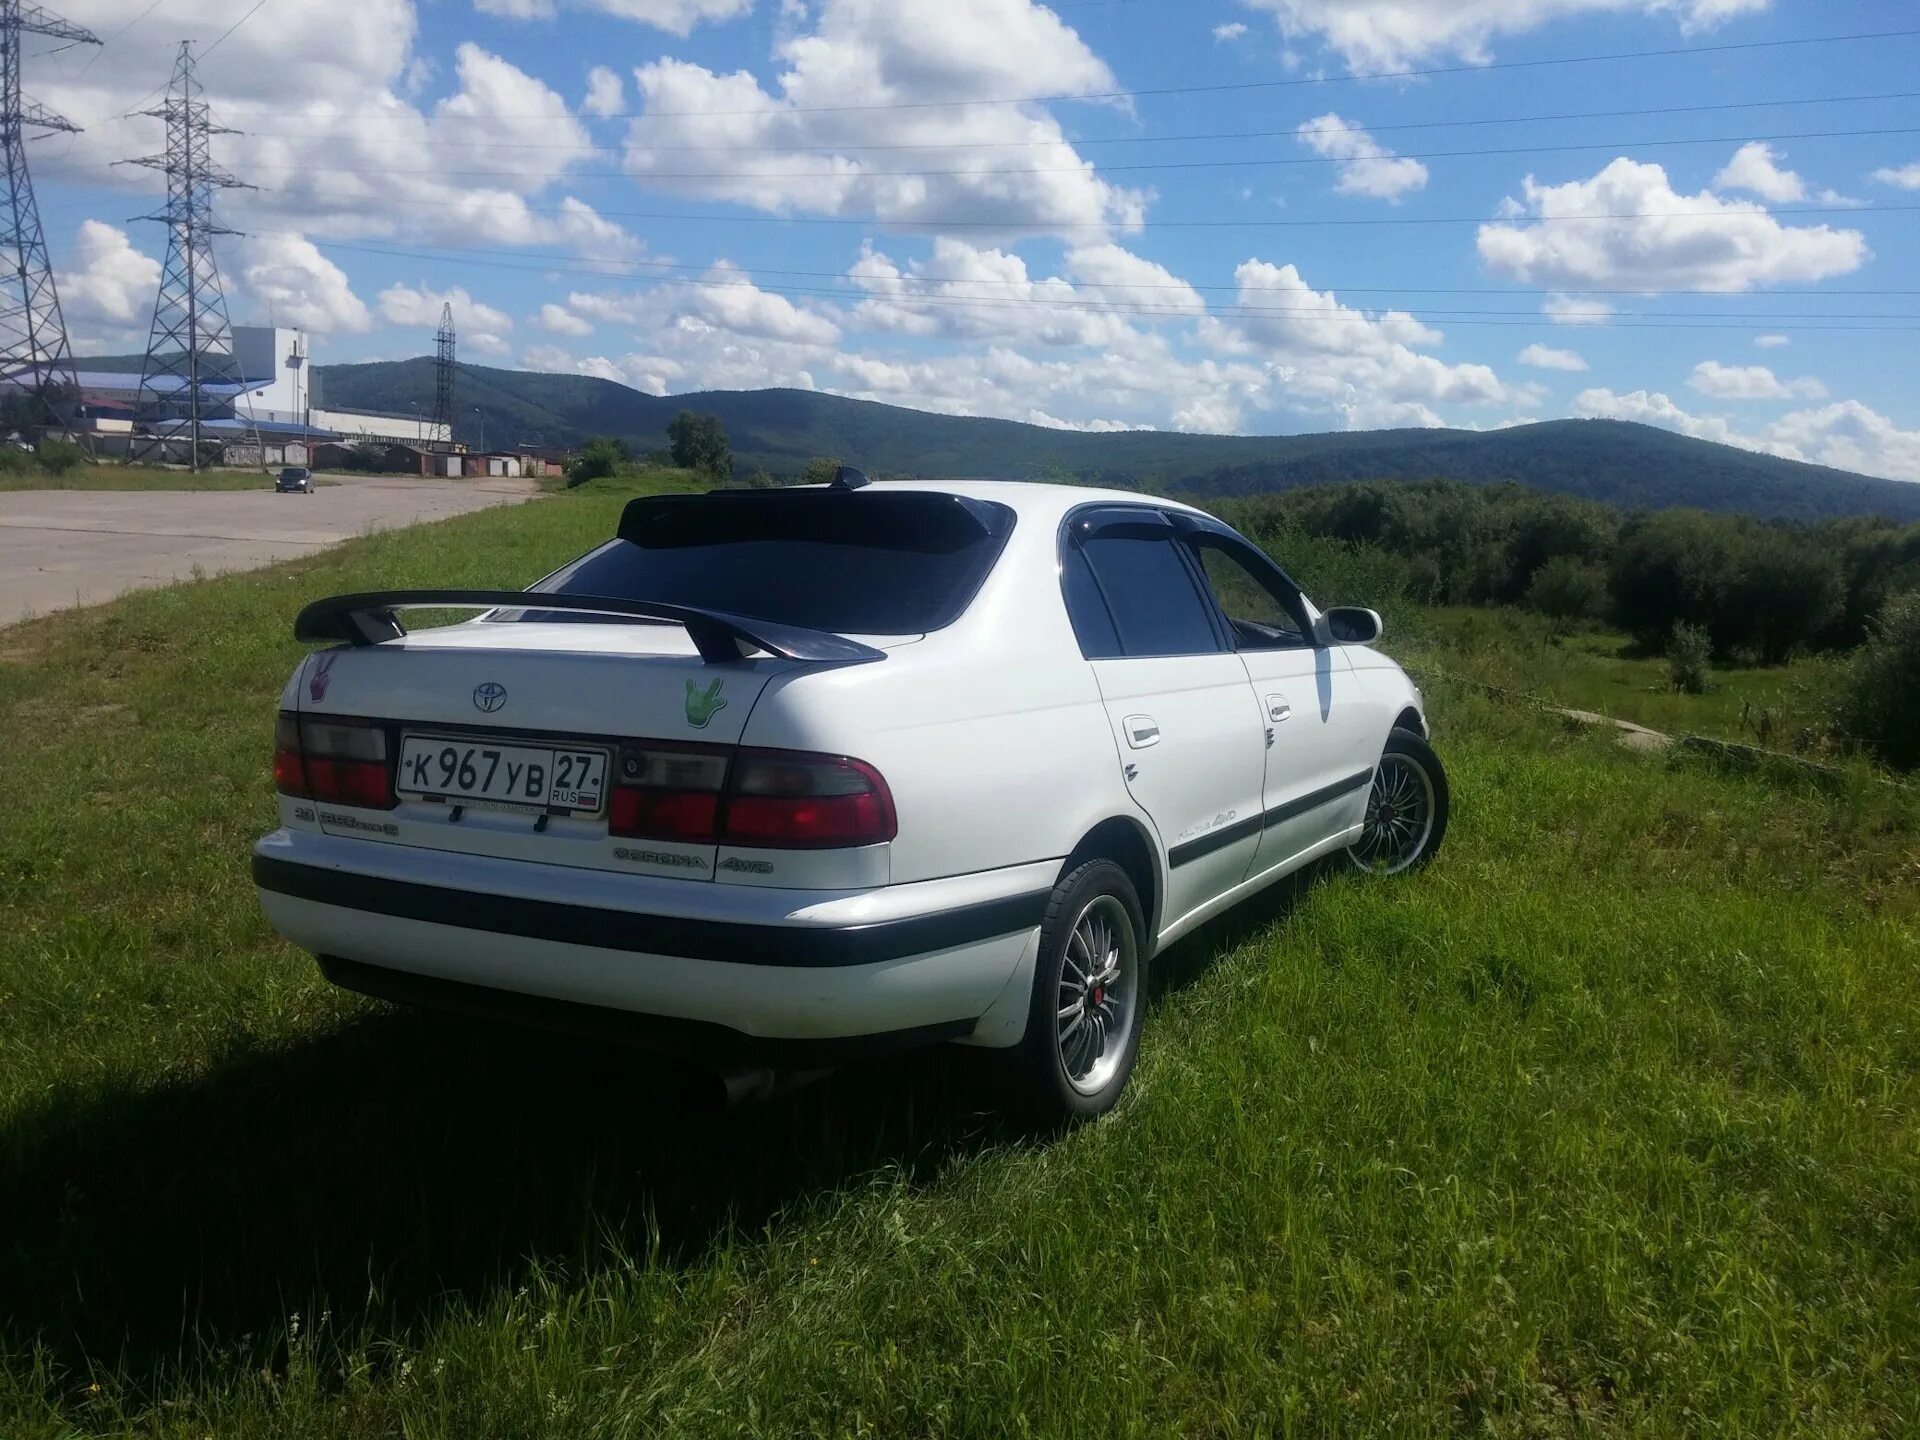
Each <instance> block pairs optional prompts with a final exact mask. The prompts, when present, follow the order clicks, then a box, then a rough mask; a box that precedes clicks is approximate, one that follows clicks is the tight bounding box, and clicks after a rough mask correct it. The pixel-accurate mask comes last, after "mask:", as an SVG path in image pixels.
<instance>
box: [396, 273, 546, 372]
mask: <svg viewBox="0 0 1920 1440" xmlns="http://www.w3.org/2000/svg"><path fill="white" fill-rule="evenodd" d="M378 301H379V305H380V317H381V318H382V319H383V320H385V321H386V322H387V323H388V324H389V325H414V326H432V327H435V328H438V326H439V324H440V310H441V307H442V306H444V305H448V304H451V305H452V306H453V323H454V327H455V329H456V331H457V332H458V334H459V343H460V348H461V349H462V350H475V351H478V352H479V353H480V354H483V355H504V354H506V353H507V351H508V350H509V349H510V348H511V347H510V346H509V345H508V343H507V338H506V332H507V331H509V330H511V329H513V317H512V316H510V315H508V314H507V313H506V312H505V311H503V310H496V309H494V308H493V306H491V305H488V304H485V303H484V302H482V301H479V300H476V299H474V298H473V296H471V295H469V294H468V293H467V292H466V291H465V290H463V289H461V288H460V287H459V286H457V285H456V286H454V287H453V288H452V289H451V290H444V291H436V290H429V289H427V288H426V287H425V286H419V287H415V286H412V285H405V284H401V285H389V286H388V287H387V288H386V289H385V290H382V291H381V292H380V294H379V296H378Z"/></svg>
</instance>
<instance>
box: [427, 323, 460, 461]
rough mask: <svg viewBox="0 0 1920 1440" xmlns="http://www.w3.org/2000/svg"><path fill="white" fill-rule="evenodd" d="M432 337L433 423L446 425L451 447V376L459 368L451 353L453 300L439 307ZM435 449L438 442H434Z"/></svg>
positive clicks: (448, 441)
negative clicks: (438, 323)
mask: <svg viewBox="0 0 1920 1440" xmlns="http://www.w3.org/2000/svg"><path fill="white" fill-rule="evenodd" d="M433 339H434V362H433V423H434V424H435V426H441V425H444V426H446V427H447V441H446V445H447V449H449V450H451V449H453V377H454V373H455V371H456V370H457V369H458V368H459V366H458V362H457V361H456V360H455V359H454V354H453V341H454V335H453V302H452V301H451V300H449V301H448V302H447V303H446V304H445V305H442V306H441V307H440V331H439V333H438V334H437V335H435V336H434V337H433ZM434 448H435V449H438V448H439V442H437V441H436V442H435V445H434Z"/></svg>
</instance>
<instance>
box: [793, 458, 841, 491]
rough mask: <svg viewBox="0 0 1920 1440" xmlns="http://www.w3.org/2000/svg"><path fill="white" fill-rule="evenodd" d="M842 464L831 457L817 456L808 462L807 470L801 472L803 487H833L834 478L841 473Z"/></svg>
mask: <svg viewBox="0 0 1920 1440" xmlns="http://www.w3.org/2000/svg"><path fill="white" fill-rule="evenodd" d="M839 470H840V462H839V461H838V460H836V459H835V458H834V457H833V456H831V455H816V456H814V457H813V459H811V460H809V461H808V462H807V468H806V469H805V470H802V471H801V472H800V483H801V484H802V485H831V484H832V483H833V477H834V476H835V475H836V474H837V473H839Z"/></svg>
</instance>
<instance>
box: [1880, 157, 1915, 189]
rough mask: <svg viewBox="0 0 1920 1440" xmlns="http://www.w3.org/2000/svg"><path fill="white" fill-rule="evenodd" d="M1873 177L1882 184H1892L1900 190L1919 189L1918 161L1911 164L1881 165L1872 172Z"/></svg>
mask: <svg viewBox="0 0 1920 1440" xmlns="http://www.w3.org/2000/svg"><path fill="white" fill-rule="evenodd" d="M1873 178H1874V179H1876V180H1878V181H1879V182H1880V183H1881V184H1882V185H1893V186H1897V187H1898V188H1899V189H1902V190H1920V161H1915V162H1914V163H1913V164H1911V165H1882V166H1881V167H1880V168H1879V169H1878V170H1876V171H1874V172H1873Z"/></svg>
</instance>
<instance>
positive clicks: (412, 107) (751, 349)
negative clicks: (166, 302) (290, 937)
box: [26, 0, 1920, 480]
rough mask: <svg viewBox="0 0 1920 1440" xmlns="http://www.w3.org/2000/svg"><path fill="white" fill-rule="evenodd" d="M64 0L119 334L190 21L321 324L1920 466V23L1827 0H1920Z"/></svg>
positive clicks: (1111, 400) (1878, 3)
mask: <svg viewBox="0 0 1920 1440" xmlns="http://www.w3.org/2000/svg"><path fill="white" fill-rule="evenodd" d="M60 8H61V9H62V11H63V13H65V14H66V15H67V16H68V17H69V18H71V19H73V20H75V21H78V22H80V23H82V24H86V25H89V26H91V27H92V28H93V29H94V30H95V31H96V32H97V33H98V34H100V35H101V36H102V37H103V38H104V39H105V40H106V42H107V43H106V45H105V46H104V47H102V48H101V49H99V50H93V49H89V48H85V47H82V48H73V49H58V48H57V47H55V46H53V45H52V44H51V43H50V42H45V41H41V42H35V43H34V44H32V45H30V46H29V49H28V59H27V66H26V88H27V90H28V92H29V93H30V94H31V95H32V96H33V97H34V98H36V99H39V100H41V101H42V102H44V103H46V104H48V105H50V106H52V107H53V108H55V109H56V110H59V111H61V112H63V113H65V114H67V115H68V116H69V117H70V118H72V119H74V120H76V121H79V122H81V123H83V124H85V125H86V127H87V128H86V131H85V133H84V134H82V135H79V136H53V137H49V138H47V139H44V140H41V141H38V142H36V144H35V146H34V149H33V152H32V153H33V156H34V164H35V167H36V177H37V180H38V189H39V194H40V198H41V203H42V207H43V213H44V218H45V221H46V225H47V229H48V238H49V242H50V244H51V246H52V248H53V251H54V255H55V262H56V268H57V270H58V273H59V275H60V279H61V291H62V297H63V300H64V301H65V303H66V306H67V310H68V314H69V317H70V325H71V328H72V329H73V331H74V332H75V334H76V340H77V344H78V345H79V346H80V347H81V348H83V349H96V350H97V349H100V348H115V349H119V348H137V347H138V346H139V345H140V344H141V343H142V342H143V341H144V337H145V327H146V324H147V312H148V309H149V307H150V306H151V301H152V292H153V290H154V288H155V286H156V285H157V281H158V262H159V258H160V256H161V254H162V253H163V250H164V236H163V233H162V231H161V229H160V227H159V226H157V225H154V224H151V223H142V222H136V221H131V220H130V219H129V217H131V216H135V215H138V214H140V213H142V211H143V210H144V209H146V208H147V207H149V206H151V205H152V204H154V203H156V200H157V181H158V177H157V176H154V175H152V174H151V173H150V172H147V171H144V170H139V169H136V168H132V167H126V166H121V167H118V168H115V167H113V166H112V164H111V162H112V161H114V160H117V159H121V158H124V157H127V156H132V155H138V154H143V153H148V152H151V151H154V150H157V149H158V148H159V147H160V136H159V127H158V123H157V122H156V121H153V120H151V119H147V118H144V117H139V116H135V117H133V118H123V117H124V116H125V112H127V111H129V110H138V109H140V108H142V107H143V106H145V105H149V104H151V103H153V101H154V100H155V99H156V98H157V91H158V89H159V87H160V86H161V85H163V84H164V82H165V79H166V75H167V72H168V70H169V68H170V65H171V60H172V52H173V47H174V46H175V45H176V44H177V42H178V41H179V40H181V39H189V38H190V39H193V40H195V41H197V42H198V43H199V45H200V48H201V49H202V51H203V52H204V55H205V59H204V61H203V63H202V72H201V73H202V78H203V81H204V83H205V85H206V89H207V94H208V98H209V99H210V100H211V101H212V102H213V104H214V106H215V108H216V111H217V114H218V117H219V118H220V119H221V120H223V121H224V122H225V123H227V124H229V125H232V126H234V127H236V128H238V129H240V130H242V131H244V132H245V133H244V134H241V135H235V136H224V137H221V138H220V139H219V140H218V141H217V142H216V150H215V153H216V157H217V158H218V159H220V160H221V161H222V162H223V163H225V164H226V165H227V166H228V167H229V168H231V169H233V170H234V171H236V172H237V173H239V174H241V175H243V176H244V177H245V178H247V179H249V180H250V181H252V182H254V183H255V184H256V185H258V187H259V188H258V189H257V190H253V191H235V192H231V193H230V194H228V195H226V196H224V197H223V199H222V206H221V218H222V219H223V221H224V222H225V223H227V224H230V225H232V226H234V227H235V228H236V229H239V230H242V231H244V232H246V233H245V235H244V236H242V237H232V238H226V239H223V240H222V241H221V242H220V249H219V254H220V260H221V266H222V270H223V273H224V275H225V277H226V280H227V286H228V291H229V295H230V301H231V307H232V310H233V313H234V317H235V319H236V320H243V321H264V320H268V319H277V320H278V321H280V322H281V323H296V324H300V325H303V326H305V327H307V328H308V329H309V330H310V331H311V332H312V333H313V335H314V340H315V353H316V356H317V358H319V359H320V360H323V361H325V360H351V359H362V358H387V357H397V356H404V355H413V354H420V353H424V352H426V351H428V350H430V348H431V340H432V334H431V332H432V329H433V325H434V323H435V322H436V321H437V319H438V315H439V311H440V306H441V303H442V301H443V300H446V299H449V298H451V299H452V301H453V303H454V306H455V309H456V312H457V314H458V317H459V321H460V330H461V347H462V358H463V359H465V360H468V361H470V362H473V363H485V364H497V365H508V366H519V367H525V368H536V369H547V370H580V371H583V372H586V373H592V374H601V375H606V376H608V377H610V378H615V379H620V380H623V381H624V382H626V383H628V384H631V385H634V386H635V387H637V388H641V389H645V390H649V391H652V392H654V393H674V392H680V391H687V390H697V389H703V388H754V387H759V386H764V385H797V386H807V387H812V388H818V389H823V390H832V391H836V392H839V393H843V394H849V395H857V396H862V397H865V398H869V399H875V400H884V401H890V402H893V403H898V404H906V405H915V406H920V407H923V408H928V409H937V410H943V411H951V412H955V413H965V414H982V415H999V416H1006V417H1010V418H1015V419H1021V420H1032V421H1036V422H1039V423H1043V424H1056V425H1072V426H1080V427H1097V428H1117V427H1122V426H1154V427H1160V428H1178V429H1190V430H1209V431H1235V432H1246V433H1289V432H1296V431H1306V430H1332V429H1344V428H1350V427H1358V428H1368V427H1373V426H1381V425H1435V424H1447V425H1459V426H1475V427H1491V426H1498V425H1505V424H1512V423H1515V422H1519V421H1525V420H1532V419H1545V418H1551V417H1557V416H1565V415H1617V416H1623V417H1626V418H1632V419H1640V420H1646V421H1648V422H1650V423H1654V424H1660V425H1665V426H1668V427H1670V428H1673V429H1676V430H1681V431H1684V432H1685V433H1689V434H1695V435H1701V436H1705V437H1706V438H1710V439H1719V440H1726V441H1729V442H1731V443H1736V444H1744V445H1749V446H1753V447H1755V448H1760V449H1766V450H1770V451H1773V452H1775V453H1779V454H1785V455H1792V456H1796V457H1801V458H1806V459H1813V460H1820V461H1824V462H1826V463H1830V464H1836V465H1842V466H1846V467H1850V468H1858V469H1863V470H1867V471H1869V472H1871V473H1875V474H1882V475H1890V476H1894V477H1897V478H1903V479H1911V480H1920V392H1917V391H1916V388H1915V386H1914V384H1913V381H1912V376H1913V365H1912V360H1913V358H1914V356H1915V354H1916V339H1917V338H1920V266H1916V263H1915V261H1916V259H1920V243H1917V240H1916V237H1920V93H1917V92H1920V80H1915V79H1914V78H1913V76H1914V75H1915V74H1916V73H1917V72H1916V66H1915V61H1916V59H1920V34H1879V35H1878V38H1873V39H1868V40H1858V39H1856V40H1838V41H1834V40H1831V39H1829V38H1824V37H1835V36H1848V35H1859V34H1863V33H1869V32H1895V31H1905V30H1915V29H1920V11H1917V10H1916V9H1915V7H1914V6H1913V5H1912V4H1911V3H1910V0H1848V3H1846V4H1844V5H1838V4H1830V3H1827V4H1816V3H1812V0H1198V3H1190V0H1062V3H1061V4H1059V5H1058V6H1055V7H1052V8H1048V7H1045V6H1041V5H1037V4H1034V3H1031V0H885V3H883V0H419V3H414V0H353V3H352V4H351V5H347V4H343V3H341V0H262V3H260V4H258V5H257V6H256V5H255V4H254V3H253V0H68V3H65V4H63V5H62V6H61V7H60ZM236 22H238V24H237V28H235V27H236ZM1623 57H1624V58H1623ZM1408 71H1418V72H1424V73H1420V74H1413V75H1408V74H1405V73H1403V72H1408ZM1383 75H1385V76H1387V77H1388V78H1377V77H1381V76H1383ZM1365 77H1376V78H1365ZM1060 96H1074V97H1096V98H1074V99H1060V98H1057V97H1060ZM1801 102H1806V103H1801ZM1463 152H1466V153H1463ZM1631 217H1639V218H1631ZM1903 290H1904V291H1909V292H1916V293H1908V294H1901V293H1898V292H1900V291H1903Z"/></svg>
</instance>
